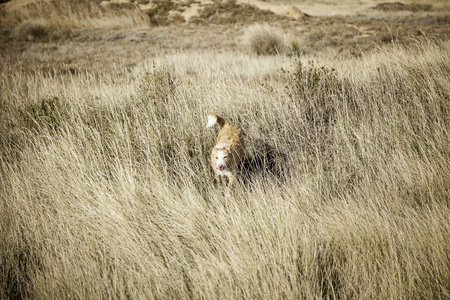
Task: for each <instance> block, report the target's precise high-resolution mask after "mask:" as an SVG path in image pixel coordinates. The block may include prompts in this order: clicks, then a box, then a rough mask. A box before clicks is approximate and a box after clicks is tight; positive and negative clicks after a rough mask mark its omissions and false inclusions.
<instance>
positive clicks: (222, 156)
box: [217, 150, 227, 168]
mask: <svg viewBox="0 0 450 300" xmlns="http://www.w3.org/2000/svg"><path fill="white" fill-rule="evenodd" d="M219 165H222V166H224V167H226V166H227V163H226V161H225V152H224V151H222V150H219V151H217V168H219Z"/></svg>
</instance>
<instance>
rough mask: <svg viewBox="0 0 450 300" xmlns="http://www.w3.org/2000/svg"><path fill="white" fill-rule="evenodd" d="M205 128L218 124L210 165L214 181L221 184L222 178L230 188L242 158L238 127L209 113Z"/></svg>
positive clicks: (243, 151)
mask: <svg viewBox="0 0 450 300" xmlns="http://www.w3.org/2000/svg"><path fill="white" fill-rule="evenodd" d="M207 118H208V124H207V125H206V128H209V127H212V126H214V125H215V124H219V125H220V126H221V127H222V129H221V130H220V131H219V134H218V136H217V141H216V145H215V146H214V148H213V149H212V151H211V165H212V168H213V169H214V173H215V176H216V180H217V181H218V182H219V183H221V181H222V178H223V177H226V178H227V179H228V188H231V185H232V184H233V181H234V180H235V178H236V175H235V174H236V171H237V168H238V166H239V164H240V162H241V161H242V158H243V157H244V153H245V149H244V139H243V133H242V130H241V128H240V127H239V126H237V125H234V124H231V123H230V122H229V121H228V120H226V119H224V118H222V117H219V116H218V115H217V114H215V113H209V114H208V116H207Z"/></svg>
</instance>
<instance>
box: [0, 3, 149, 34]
mask: <svg viewBox="0 0 450 300" xmlns="http://www.w3.org/2000/svg"><path fill="white" fill-rule="evenodd" d="M100 2H101V1H91V0H67V1H55V0H40V1H32V0H31V1H30V0H16V1H11V2H8V3H5V4H4V6H3V7H2V13H1V14H0V26H5V27H16V26H18V30H19V31H20V30H21V28H24V27H25V28H27V27H29V26H30V24H31V25H33V24H36V23H37V24H45V25H46V26H47V27H50V28H53V29H54V30H57V29H73V28H117V27H120V28H130V27H133V28H135V27H148V26H149V25H150V21H149V19H148V16H147V15H146V14H145V13H144V12H143V11H141V10H140V9H139V7H138V6H137V5H135V4H133V3H112V4H110V5H105V6H102V5H99V3H100Z"/></svg>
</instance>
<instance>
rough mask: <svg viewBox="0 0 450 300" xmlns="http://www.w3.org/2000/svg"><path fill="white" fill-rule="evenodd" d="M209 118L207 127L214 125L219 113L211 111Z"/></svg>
mask: <svg viewBox="0 0 450 300" xmlns="http://www.w3.org/2000/svg"><path fill="white" fill-rule="evenodd" d="M207 118H208V124H207V125H206V128H209V127H211V126H214V124H216V123H217V115H216V114H215V113H209V114H208V116H207Z"/></svg>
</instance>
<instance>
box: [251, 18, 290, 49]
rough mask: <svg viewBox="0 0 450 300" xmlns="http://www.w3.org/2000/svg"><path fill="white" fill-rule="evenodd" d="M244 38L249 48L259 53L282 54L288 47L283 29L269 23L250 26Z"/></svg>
mask: <svg viewBox="0 0 450 300" xmlns="http://www.w3.org/2000/svg"><path fill="white" fill-rule="evenodd" d="M244 40H245V41H246V43H247V46H248V48H249V49H250V50H251V51H253V52H254V53H256V54H258V55H274V54H280V53H283V52H284V51H285V48H286V46H285V36H284V33H283V31H281V30H280V29H278V28H276V27H273V26H270V25H268V24H267V23H264V24H253V25H251V26H249V27H248V28H247V30H246V33H245V38H244Z"/></svg>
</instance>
